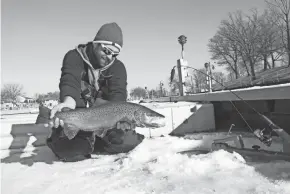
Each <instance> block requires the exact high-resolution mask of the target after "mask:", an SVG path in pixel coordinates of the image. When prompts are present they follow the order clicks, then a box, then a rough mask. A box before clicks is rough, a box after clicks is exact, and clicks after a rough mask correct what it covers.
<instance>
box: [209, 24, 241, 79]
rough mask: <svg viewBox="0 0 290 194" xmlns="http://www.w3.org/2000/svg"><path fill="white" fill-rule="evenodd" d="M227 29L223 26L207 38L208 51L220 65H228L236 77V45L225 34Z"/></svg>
mask: <svg viewBox="0 0 290 194" xmlns="http://www.w3.org/2000/svg"><path fill="white" fill-rule="evenodd" d="M227 30H228V29H227V28H225V27H224V26H221V28H220V29H219V30H218V32H217V33H216V35H215V36H214V37H213V38H211V39H210V40H209V44H208V47H209V51H210V52H211V55H212V57H211V59H212V60H217V64H219V65H220V66H224V65H226V66H228V68H229V69H231V70H232V71H233V72H234V74H235V76H236V79H238V78H239V77H240V74H239V70H238V47H237V45H236V44H235V42H234V41H232V39H231V38H229V37H227V36H225V35H226V34H229V33H225V31H227Z"/></svg>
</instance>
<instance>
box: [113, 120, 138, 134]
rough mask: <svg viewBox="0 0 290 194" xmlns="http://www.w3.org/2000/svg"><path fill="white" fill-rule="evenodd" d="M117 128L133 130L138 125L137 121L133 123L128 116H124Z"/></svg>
mask: <svg viewBox="0 0 290 194" xmlns="http://www.w3.org/2000/svg"><path fill="white" fill-rule="evenodd" d="M116 128H117V129H120V130H122V131H132V130H135V128H136V125H135V123H132V122H131V121H130V120H129V119H128V118H123V119H122V120H120V121H119V122H117V127H116Z"/></svg>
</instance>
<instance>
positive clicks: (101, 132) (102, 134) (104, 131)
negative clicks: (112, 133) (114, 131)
mask: <svg viewBox="0 0 290 194" xmlns="http://www.w3.org/2000/svg"><path fill="white" fill-rule="evenodd" d="M108 130H109V129H102V130H97V131H94V133H93V134H94V136H98V137H100V138H103V137H105V135H106V134H107V132H108Z"/></svg>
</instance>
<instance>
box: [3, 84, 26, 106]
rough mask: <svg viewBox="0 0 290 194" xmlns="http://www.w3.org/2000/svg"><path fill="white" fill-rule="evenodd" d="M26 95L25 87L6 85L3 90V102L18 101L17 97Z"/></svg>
mask: <svg viewBox="0 0 290 194" xmlns="http://www.w3.org/2000/svg"><path fill="white" fill-rule="evenodd" d="M21 95H24V92H23V86H22V85H20V84H5V85H4V86H3V88H1V101H5V100H6V101H12V102H15V101H16V97H17V96H21Z"/></svg>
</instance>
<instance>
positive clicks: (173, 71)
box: [170, 65, 261, 132]
mask: <svg viewBox="0 0 290 194" xmlns="http://www.w3.org/2000/svg"><path fill="white" fill-rule="evenodd" d="M181 66H182V67H186V68H191V69H193V70H195V71H197V72H200V73H202V74H204V75H205V76H208V77H210V78H211V79H213V80H214V81H215V82H217V83H218V84H220V85H221V86H222V87H224V89H226V90H228V91H230V92H231V93H232V94H234V95H235V96H236V97H237V98H239V99H240V100H242V101H243V102H244V103H245V104H246V105H247V106H248V107H249V108H251V109H252V110H253V111H254V112H255V113H257V114H258V115H259V116H261V113H260V112H259V111H257V110H256V109H255V108H254V107H252V106H251V105H250V104H249V103H248V102H246V101H245V100H244V99H243V98H241V97H240V96H239V95H237V94H236V93H235V92H233V91H232V90H230V89H228V88H227V87H226V86H225V85H223V84H222V83H220V82H219V81H217V80H216V79H215V78H214V77H213V76H211V75H207V74H206V73H204V72H202V71H200V70H198V69H196V68H194V67H191V66H187V65H181ZM175 67H176V66H174V67H173V69H172V70H171V77H170V82H172V80H173V77H174V74H175V69H174V68H175ZM230 102H231V104H232V105H233V107H234V108H235V109H236V111H237V112H238V114H239V115H240V116H241V118H242V119H243V120H244V122H245V123H246V125H247V126H248V127H249V129H250V130H251V131H252V132H254V130H253V129H252V127H251V126H250V124H249V123H248V122H247V121H246V119H245V118H244V116H243V115H242V113H241V112H240V111H239V110H238V108H237V107H236V106H235V105H234V103H233V101H231V100H230Z"/></svg>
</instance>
